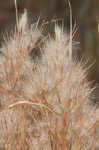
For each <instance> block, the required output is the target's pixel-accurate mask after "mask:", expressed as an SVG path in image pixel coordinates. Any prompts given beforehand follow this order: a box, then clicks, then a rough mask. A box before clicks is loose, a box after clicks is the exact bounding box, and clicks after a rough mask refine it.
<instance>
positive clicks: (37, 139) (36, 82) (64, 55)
mask: <svg viewBox="0 0 99 150" xmlns="http://www.w3.org/2000/svg"><path fill="white" fill-rule="evenodd" d="M42 42H43V46H41V47H40V48H39V49H40V53H41V56H39V57H36V60H35V61H34V60H32V59H31V56H30V53H31V51H33V50H35V48H37V47H38V44H39V46H40V43H42ZM69 42H70V40H69V36H68V35H67V34H66V33H63V30H62V29H61V28H59V27H58V26H56V27H55V37H54V38H53V39H51V38H50V37H49V38H47V39H46V40H45V37H44V36H43V35H42V33H41V32H40V30H39V29H37V27H36V25H31V27H29V26H28V18H27V14H26V12H25V13H24V14H23V15H22V17H21V19H20V21H19V22H18V27H17V29H16V31H15V33H14V34H13V36H12V37H11V38H8V39H5V42H4V45H3V47H2V49H1V52H2V53H3V55H2V56H1V58H0V103H1V106H0V135H1V137H0V148H1V149H6V150H98V149H99V109H96V108H95V107H94V106H91V105H89V103H90V98H91V96H92V92H93V90H94V88H91V83H89V82H88V81H87V79H86V75H87V71H88V70H87V69H84V65H83V63H81V62H79V63H78V62H77V61H76V60H75V61H74V60H73V59H72V57H71V59H70V57H69V55H70V43H69Z"/></svg>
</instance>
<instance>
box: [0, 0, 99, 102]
mask: <svg viewBox="0 0 99 150" xmlns="http://www.w3.org/2000/svg"><path fill="white" fill-rule="evenodd" d="M70 3H71V7H72V16H73V24H74V23H75V21H76V24H77V27H79V28H78V31H77V33H76V36H75V40H76V41H78V42H79V45H78V53H77V56H78V58H81V57H82V56H84V57H85V58H86V59H88V60H89V62H90V64H93V63H94V65H93V67H92V69H91V71H90V75H89V78H90V79H91V80H94V81H95V82H96V83H99V31H98V29H99V25H98V22H99V0H70ZM17 5H18V12H19V14H21V13H22V12H23V11H24V8H26V9H27V10H28V12H29V15H30V16H31V20H32V21H35V20H36V18H38V16H40V18H41V20H43V19H45V20H47V21H49V22H50V21H51V20H54V19H56V20H57V19H58V20H61V21H59V24H61V23H62V22H64V28H66V30H69V18H70V13H69V12H70V8H69V5H68V1H67V0H17ZM15 16H16V15H15V4H14V0H0V46H1V43H2V37H3V36H2V35H3V34H4V33H5V32H9V31H10V30H11V29H12V28H13V27H14V25H15V22H16V17H15ZM46 32H50V33H53V25H51V24H50V23H49V25H48V27H47V28H46ZM96 95H98V96H99V90H96ZM96 101H98V102H99V100H96Z"/></svg>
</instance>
